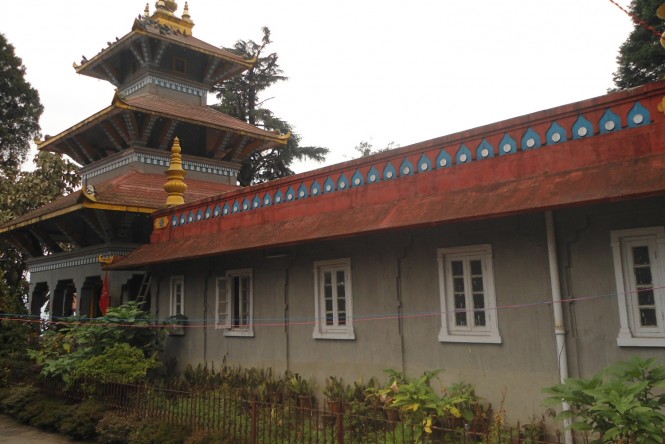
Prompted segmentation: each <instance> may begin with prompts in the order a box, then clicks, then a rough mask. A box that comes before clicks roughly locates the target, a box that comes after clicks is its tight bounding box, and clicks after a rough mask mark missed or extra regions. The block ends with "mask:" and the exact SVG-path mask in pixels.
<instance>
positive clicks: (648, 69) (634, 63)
mask: <svg viewBox="0 0 665 444" xmlns="http://www.w3.org/2000/svg"><path fill="white" fill-rule="evenodd" d="M662 4H663V0H632V1H631V3H630V12H631V13H632V14H633V15H634V16H636V17H638V18H639V19H640V20H642V21H643V22H644V23H645V24H647V25H648V26H650V27H651V28H653V29H655V30H657V31H658V32H661V33H662V32H663V31H664V30H665V22H664V21H663V20H661V19H659V18H658V17H657V16H656V10H657V9H658V7H659V6H660V5H662ZM617 63H618V65H619V67H618V69H617V71H616V72H615V73H614V77H613V78H614V85H615V87H616V89H617V90H621V89H627V88H633V87H635V86H639V85H643V84H645V83H649V82H655V81H656V80H660V79H661V78H663V75H665V48H663V46H661V44H660V40H659V38H658V36H657V35H656V34H655V33H654V32H653V31H652V30H650V29H648V28H647V27H645V26H644V25H642V24H639V23H635V26H634V28H633V30H632V32H631V33H630V35H629V36H628V38H627V39H626V41H625V42H623V44H622V45H621V47H620V48H619V55H618V56H617Z"/></svg>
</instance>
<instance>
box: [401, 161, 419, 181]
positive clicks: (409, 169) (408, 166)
mask: <svg viewBox="0 0 665 444" xmlns="http://www.w3.org/2000/svg"><path fill="white" fill-rule="evenodd" d="M414 173H415V168H413V164H412V163H411V161H410V160H409V159H404V160H403V161H402V164H401V165H400V166H399V175H400V177H403V176H411V175H412V174H414Z"/></svg>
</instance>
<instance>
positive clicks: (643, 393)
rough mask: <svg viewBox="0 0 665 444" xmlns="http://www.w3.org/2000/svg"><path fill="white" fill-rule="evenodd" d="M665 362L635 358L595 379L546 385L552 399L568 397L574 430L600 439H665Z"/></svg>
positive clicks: (553, 401)
mask: <svg viewBox="0 0 665 444" xmlns="http://www.w3.org/2000/svg"><path fill="white" fill-rule="evenodd" d="M663 389H665V365H656V364H655V360H654V359H646V360H644V359H640V358H637V357H634V358H632V359H630V360H628V361H625V362H618V363H617V364H615V365H613V366H610V367H608V368H607V369H605V370H603V371H601V372H600V373H598V374H596V375H595V376H593V377H592V378H589V379H582V378H580V379H577V378H570V379H567V380H566V381H565V382H564V383H563V384H557V385H555V386H552V387H549V388H546V389H544V391H545V392H546V393H548V394H549V395H550V397H549V398H548V402H549V403H550V404H559V403H561V401H566V402H568V404H569V405H570V407H571V410H569V411H566V412H561V413H560V414H559V415H558V417H557V418H558V419H567V418H570V419H573V423H572V427H571V428H572V429H574V430H583V431H591V432H595V433H597V434H599V437H601V438H600V439H599V440H598V441H597V442H630V443H635V444H641V443H649V444H661V443H662V442H663V440H664V439H665V414H664V413H665V394H663Z"/></svg>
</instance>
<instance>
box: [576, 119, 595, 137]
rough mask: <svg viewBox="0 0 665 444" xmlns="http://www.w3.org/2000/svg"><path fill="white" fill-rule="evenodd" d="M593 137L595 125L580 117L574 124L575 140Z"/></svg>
mask: <svg viewBox="0 0 665 444" xmlns="http://www.w3.org/2000/svg"><path fill="white" fill-rule="evenodd" d="M591 136H593V124H592V123H591V122H589V121H588V120H587V118H586V117H584V116H579V117H578V118H577V120H576V121H575V123H574V124H573V139H583V138H584V137H591Z"/></svg>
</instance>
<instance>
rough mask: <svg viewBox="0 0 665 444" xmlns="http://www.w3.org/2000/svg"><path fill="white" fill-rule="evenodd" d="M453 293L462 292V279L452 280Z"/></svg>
mask: <svg viewBox="0 0 665 444" xmlns="http://www.w3.org/2000/svg"><path fill="white" fill-rule="evenodd" d="M453 291H454V292H455V293H463V292H464V278H462V277H456V278H453Z"/></svg>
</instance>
